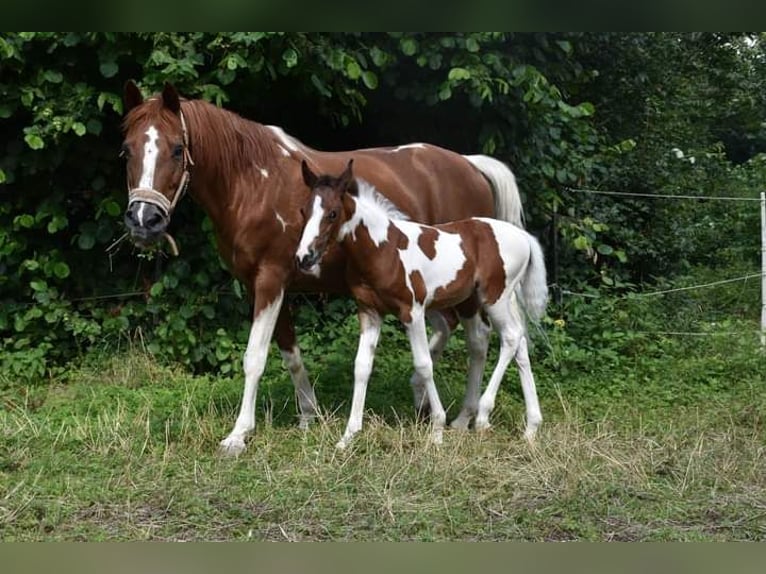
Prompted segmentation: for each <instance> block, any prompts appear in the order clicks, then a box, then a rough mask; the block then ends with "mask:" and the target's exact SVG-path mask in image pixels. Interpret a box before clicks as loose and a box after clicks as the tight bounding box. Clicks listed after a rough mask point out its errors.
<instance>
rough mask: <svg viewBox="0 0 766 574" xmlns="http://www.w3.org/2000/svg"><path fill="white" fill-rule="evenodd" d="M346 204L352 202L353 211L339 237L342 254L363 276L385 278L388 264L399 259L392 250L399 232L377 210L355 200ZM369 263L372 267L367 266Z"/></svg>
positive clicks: (387, 217) (372, 278)
mask: <svg viewBox="0 0 766 574" xmlns="http://www.w3.org/2000/svg"><path fill="white" fill-rule="evenodd" d="M348 197H350V196H348ZM346 201H352V202H353V205H354V208H355V209H354V214H353V215H352V216H351V217H350V218H349V219H348V220H347V221H346V222H345V223H344V224H343V227H342V228H341V233H340V237H339V239H340V240H341V241H342V242H343V246H344V249H345V250H346V254H347V255H348V256H349V257H350V259H351V260H352V261H353V263H354V265H355V266H356V267H357V269H358V270H359V271H361V272H363V273H362V274H363V275H366V276H370V275H379V274H383V275H386V274H389V273H390V272H391V263H392V262H391V260H392V259H395V258H398V257H399V252H398V250H397V249H395V248H392V247H393V246H395V245H398V244H399V239H400V237H401V236H402V235H403V233H402V231H401V230H400V229H399V228H398V227H397V226H396V225H394V220H392V219H391V218H390V217H389V216H388V215H387V214H386V213H385V212H384V211H383V210H382V209H380V208H379V207H378V206H375V205H371V204H369V203H368V202H367V201H366V200H359V199H357V198H351V199H350V200H346ZM362 230H364V231H362ZM371 261H375V262H376V264H374V265H370V262H371ZM368 278H369V279H371V280H373V281H374V279H375V278H374V277H368Z"/></svg>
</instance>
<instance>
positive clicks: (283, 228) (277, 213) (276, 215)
mask: <svg viewBox="0 0 766 574" xmlns="http://www.w3.org/2000/svg"><path fill="white" fill-rule="evenodd" d="M274 216H275V217H276V218H277V221H279V223H280V224H281V225H282V231H285V230H286V229H287V222H286V221H285V218H284V217H282V216H281V215H280V214H279V212H278V211H277V210H276V209H275V210H274Z"/></svg>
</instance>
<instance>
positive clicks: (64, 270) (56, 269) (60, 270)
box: [53, 261, 69, 279]
mask: <svg viewBox="0 0 766 574" xmlns="http://www.w3.org/2000/svg"><path fill="white" fill-rule="evenodd" d="M53 273H54V274H55V275H56V277H58V278H59V279H66V278H67V277H69V265H67V264H66V263H64V262H63V261H59V262H58V263H56V264H55V265H54V266H53Z"/></svg>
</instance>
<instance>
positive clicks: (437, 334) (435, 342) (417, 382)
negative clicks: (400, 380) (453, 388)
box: [410, 309, 457, 418]
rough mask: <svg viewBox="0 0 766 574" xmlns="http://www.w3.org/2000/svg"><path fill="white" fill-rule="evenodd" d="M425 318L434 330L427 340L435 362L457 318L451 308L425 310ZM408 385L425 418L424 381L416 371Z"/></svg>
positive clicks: (426, 404)
mask: <svg viewBox="0 0 766 574" xmlns="http://www.w3.org/2000/svg"><path fill="white" fill-rule="evenodd" d="M448 317H449V318H448ZM426 319H428V322H429V323H430V324H431V327H432V328H433V330H434V333H433V335H431V340H430V341H429V342H428V348H429V352H430V353H431V360H432V361H433V362H434V363H436V361H438V360H439V358H440V357H441V356H442V352H444V347H445V346H446V345H447V341H449V338H450V335H452V331H454V330H455V326H456V325H457V319H456V317H455V312H454V311H452V310H451V309H445V310H442V311H427V312H426ZM410 385H411V386H412V394H413V398H414V400H415V409H416V410H417V412H418V415H419V416H420V417H422V418H425V417H426V416H427V415H428V410H429V409H428V401H427V397H426V388H425V381H423V380H422V379H421V378H420V377H419V376H418V373H417V371H416V372H414V373H412V377H411V378H410Z"/></svg>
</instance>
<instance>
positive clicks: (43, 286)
mask: <svg viewBox="0 0 766 574" xmlns="http://www.w3.org/2000/svg"><path fill="white" fill-rule="evenodd" d="M29 286H30V287H31V288H32V289H33V290H34V291H38V292H40V291H46V290H47V289H48V284H47V283H46V282H45V281H39V280H38V281H30V282H29Z"/></svg>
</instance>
